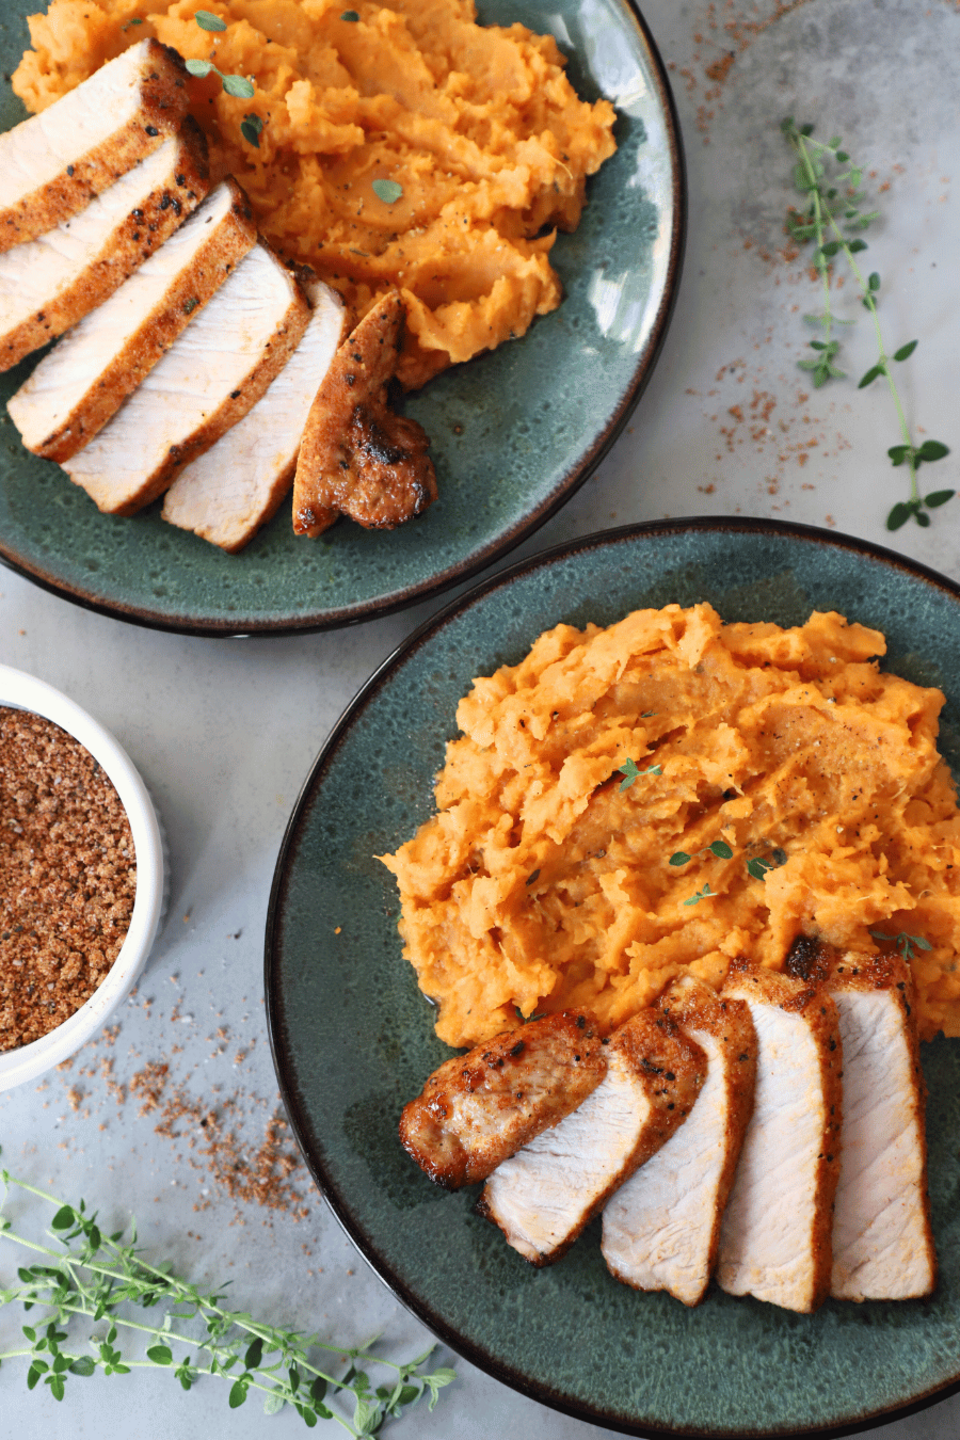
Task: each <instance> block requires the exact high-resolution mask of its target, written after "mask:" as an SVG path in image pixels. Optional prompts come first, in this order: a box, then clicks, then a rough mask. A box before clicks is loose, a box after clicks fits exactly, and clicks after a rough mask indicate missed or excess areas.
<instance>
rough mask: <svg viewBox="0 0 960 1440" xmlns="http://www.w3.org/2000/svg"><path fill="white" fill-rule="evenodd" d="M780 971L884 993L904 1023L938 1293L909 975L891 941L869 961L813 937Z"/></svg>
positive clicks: (802, 940) (802, 941) (922, 1084)
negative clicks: (912, 1080)
mask: <svg viewBox="0 0 960 1440" xmlns="http://www.w3.org/2000/svg"><path fill="white" fill-rule="evenodd" d="M784 969H785V970H786V972H787V973H788V974H790V975H794V976H796V977H797V978H798V979H800V980H803V981H804V982H805V983H807V984H819V985H824V986H826V987H827V988H829V989H836V990H862V991H869V990H885V991H886V992H887V993H888V995H889V996H890V999H891V1000H892V1001H893V1002H894V1004H896V1005H897V1007H898V1008H899V1010H900V1013H901V1015H902V1017H903V1035H904V1040H905V1043H906V1045H907V1052H908V1056H909V1066H910V1070H911V1073H912V1075H913V1077H914V1081H915V1083H916V1122H917V1123H916V1141H917V1145H918V1147H919V1166H920V1172H921V1174H922V1176H923V1185H922V1187H921V1188H920V1197H919V1198H920V1203H921V1206H922V1212H923V1213H922V1226H923V1230H924V1232H925V1235H926V1245H927V1253H928V1259H929V1265H930V1287H929V1291H928V1293H932V1292H933V1290H934V1289H935V1288H936V1283H937V1271H938V1261H937V1253H936V1245H935V1242H934V1238H933V1226H932V1223H931V1218H930V1193H929V1189H928V1186H927V1183H926V1176H927V1126H926V1115H925V1109H926V1101H927V1082H926V1079H925V1077H924V1073H923V1066H922V1064H921V1061H920V1035H919V1026H918V1024H917V1015H916V1011H915V1009H914V988H915V987H914V979H913V972H912V970H911V969H910V966H909V965H908V963H907V961H906V960H905V959H904V957H903V956H902V955H901V954H900V953H899V951H898V950H897V949H896V946H895V941H894V940H893V939H891V941H890V942H889V945H887V946H882V948H879V949H878V950H877V951H875V952H874V953H872V954H869V955H860V954H858V953H856V952H855V951H851V950H847V951H840V950H837V949H835V948H834V947H833V946H831V945H828V944H827V943H826V942H825V941H823V940H820V939H818V938H816V937H814V936H809V935H798V936H797V938H796V939H795V940H794V942H793V944H792V945H791V947H790V949H789V951H788V952H787V958H786V961H785V962H784Z"/></svg>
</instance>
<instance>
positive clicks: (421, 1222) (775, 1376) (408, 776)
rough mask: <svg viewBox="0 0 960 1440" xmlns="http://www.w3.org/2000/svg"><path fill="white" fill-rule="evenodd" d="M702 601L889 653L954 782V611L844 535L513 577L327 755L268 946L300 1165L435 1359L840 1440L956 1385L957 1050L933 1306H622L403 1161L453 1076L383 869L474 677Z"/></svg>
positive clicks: (527, 568)
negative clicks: (862, 635)
mask: <svg viewBox="0 0 960 1440" xmlns="http://www.w3.org/2000/svg"><path fill="white" fill-rule="evenodd" d="M701 600H709V601H710V602H711V603H712V604H713V605H714V606H716V608H717V609H718V610H719V612H720V613H721V615H723V617H724V618H725V619H727V620H746V621H757V620H773V621H776V622H777V623H778V624H781V625H790V624H797V623H799V622H802V621H803V620H805V619H806V618H807V617H808V615H809V613H810V611H811V610H812V609H815V608H819V609H836V610H840V611H841V612H843V613H845V614H847V615H848V616H850V617H852V618H856V619H857V620H859V621H862V622H863V623H864V624H866V625H870V626H875V627H877V628H879V629H881V630H883V631H884V632H885V633H886V635H887V637H888V640H889V651H890V653H889V655H888V658H887V660H886V662H885V663H886V664H887V666H888V667H889V668H890V669H891V670H893V671H896V672H897V673H900V674H903V675H905V676H907V677H908V678H909V679H911V680H914V681H917V682H919V683H921V684H925V685H929V684H935V685H939V686H941V687H942V688H943V689H944V691H945V692H946V695H947V706H946V711H945V714H944V720H943V726H942V748H943V751H944V753H945V754H946V756H947V759H948V760H949V762H950V764H951V765H952V767H953V768H954V773H955V774H958V775H960V587H958V586H956V585H953V584H951V583H950V582H949V581H946V580H943V579H941V578H940V577H938V576H937V575H935V574H933V573H932V572H930V571H925V570H922V569H921V568H920V567H918V566H912V565H910V564H908V563H906V562H905V561H903V560H900V559H898V558H897V557H896V556H894V555H892V554H890V553H888V552H886V551H883V550H880V549H876V548H873V547H871V546H868V545H865V544H860V543H858V542H856V541H852V540H845V539H843V538H841V537H838V536H837V535H835V534H833V533H827V532H823V531H818V530H812V529H804V528H801V527H787V526H777V525H774V524H771V523H768V522H764V521H748V520H745V521H740V520H728V521H724V520H703V521H696V520H694V521H685V522H680V523H677V524H675V525H671V524H661V525H646V526H639V527H636V528H631V529H626V530H620V531H613V532H610V533H607V534H604V535H599V536H594V537H593V538H591V539H587V540H584V541H582V542H579V543H577V544H575V545H572V546H567V547H564V548H561V549H558V550H554V551H552V552H550V553H549V554H547V555H544V556H542V557H539V558H535V559H534V560H531V561H529V562H527V563H525V564H523V565H521V566H518V567H516V568H515V569H513V570H511V571H510V572H508V573H506V574H504V575H499V576H497V577H495V578H494V579H492V580H490V581H488V582H486V583H485V584H484V585H483V586H481V587H479V588H478V589H475V590H474V591H473V592H472V593H471V594H469V595H468V596H467V597H466V598H462V599H460V600H458V601H457V602H456V603H455V604H453V605H452V606H450V607H449V608H448V609H447V610H445V611H444V612H443V613H442V614H441V615H439V616H438V617H436V618H435V619H433V620H431V621H430V622H429V623H428V624H427V625H426V626H425V627H424V628H422V629H421V630H420V631H419V632H418V633H417V634H416V635H415V636H414V637H413V638H412V639H411V640H409V641H408V642H407V643H406V644H404V645H403V646H402V647H401V649H400V650H399V651H398V652H397V653H396V655H394V656H393V657H392V658H391V659H390V660H389V661H387V663H386V664H385V665H384V666H383V667H382V668H381V669H380V670H379V671H378V672H377V674H376V675H374V676H373V678H372V679H371V680H370V681H369V682H368V684H367V685H366V686H365V687H364V689H363V690H362V691H361V693H360V694H359V695H358V696H357V698H356V700H355V701H354V702H353V704H352V705H351V706H350V708H349V709H348V710H347V712H346V714H345V715H344V717H343V719H342V720H341V721H340V723H339V724H338V725H337V727H336V729H335V730H334V732H333V734H332V735H331V736H330V738H329V740H328V741H327V743H326V745H325V746H324V749H323V751H322V752H321V754H320V756H319V758H318V760H317V762H316V764H315V766H314V768H313V771H312V773H311V774H310V776H309V779H308V780H307V783H306V785H305V787H304V790H303V793H302V795H301V797H300V799H299V801H298V803H297V806H296V809H295V811H294V814H293V817H292V819H291V821H290V825H289V829H288V832H287V835H286V838H285V840H284V844H283V849H282V852H281V855H280V859H279V862H278V866H277V872H276V878H275V882H274V888H273V895H272V897H271V905H270V913H269V919H268V923H267V936H266V991H267V1004H268V1016H269V1025H270V1032H271V1038H272V1043H273V1047H274V1058H275V1061H276V1065H277V1071H278V1075H279V1077H280V1083H281V1086H282V1088H283V1093H284V1096H285V1099H286V1103H287V1105H288V1107H289V1112H290V1115H291V1118H292V1122H293V1125H294V1128H295V1130H296V1134H297V1137H298V1139H299V1142H300V1145H301V1146H302V1148H303V1152H304V1155H305V1156H306V1158H307V1161H308V1163H309V1165H310V1166H311V1168H312V1171H313V1174H314V1176H315V1177H316V1179H317V1182H318V1184H319V1185H320V1186H321V1188H322V1189H323V1191H324V1193H325V1194H326V1196H327V1198H328V1200H329V1202H330V1204H331V1205H332V1206H333V1209H334V1211H335V1212H336V1214H337V1216H338V1217H339V1219H340V1220H341V1222H342V1223H343V1225H344V1226H345V1228H346V1230H347V1231H348V1233H349V1234H350V1236H351V1237H352V1239H353V1240H354V1241H355V1242H356V1244H357V1245H358V1246H359V1248H360V1250H361V1251H362V1252H363V1254H364V1255H365V1256H366V1258H367V1259H368V1260H369V1261H370V1263H371V1264H372V1265H373V1266H374V1268H375V1269H376V1270H377V1272H378V1273H379V1274H380V1276H381V1277H382V1278H383V1279H384V1280H385V1281H386V1283H387V1284H388V1285H389V1286H390V1288H391V1289H392V1290H393V1291H394V1292H395V1293H396V1294H397V1295H398V1296H399V1297H400V1299H401V1300H403V1301H404V1302H405V1303H406V1304H407V1305H408V1306H409V1307H410V1308H411V1309H412V1310H414V1311H415V1312H416V1314H417V1315H419V1316H420V1317H421V1319H422V1320H423V1321H424V1322H425V1323H426V1324H427V1325H429V1326H430V1328H431V1329H432V1330H434V1331H435V1332H436V1334H437V1335H439V1336H440V1337H441V1338H442V1339H443V1340H445V1341H446V1342H447V1343H448V1344H450V1345H451V1346H452V1347H453V1348H454V1349H456V1350H458V1351H460V1353H461V1354H463V1355H465V1356H466V1357H467V1358H468V1359H470V1360H471V1361H473V1362H474V1363H475V1364H477V1365H479V1366H480V1367H481V1368H483V1369H485V1370H487V1371H489V1372H490V1373H491V1374H492V1375H494V1376H496V1377H497V1378H498V1379H500V1380H503V1381H505V1382H506V1383H507V1384H510V1385H513V1386H515V1387H516V1388H517V1389H519V1390H522V1391H524V1392H525V1393H526V1394H528V1395H531V1396H533V1397H534V1398H536V1399H537V1400H541V1401H543V1402H544V1403H545V1404H548V1405H553V1406H556V1407H557V1408H558V1409H561V1410H566V1411H568V1412H569V1413H571V1414H573V1415H576V1416H578V1417H580V1418H581V1419H584V1420H588V1421H593V1422H595V1423H598V1424H601V1425H606V1426H609V1427H611V1428H613V1429H615V1430H622V1431H624V1432H625V1433H627V1434H641V1435H646V1436H654V1435H656V1436H660V1435H671V1436H677V1435H682V1436H694V1435H696V1436H711V1437H716V1436H736V1437H745V1436H753V1435H763V1436H771V1435H777V1436H783V1435H800V1434H803V1435H808V1434H812V1433H818V1434H819V1433H824V1432H825V1433H832V1434H847V1433H850V1431H852V1430H854V1429H857V1428H861V1427H862V1426H863V1425H864V1424H869V1423H872V1424H877V1423H878V1422H880V1421H882V1420H884V1419H890V1418H893V1417H894V1416H898V1415H901V1414H903V1413H904V1412H905V1411H906V1410H910V1409H914V1408H919V1407H921V1406H923V1405H924V1404H927V1403H929V1402H930V1401H931V1400H933V1399H936V1398H940V1397H942V1396H943V1395H944V1394H945V1393H946V1392H947V1391H949V1390H951V1389H953V1388H956V1387H957V1386H958V1385H960V1207H958V1205H957V1194H958V1192H960V1156H958V1152H960V1042H957V1041H952V1042H947V1041H943V1040H942V1039H941V1040H939V1041H936V1042H934V1043H933V1044H931V1045H927V1046H924V1053H923V1062H924V1070H925V1073H926V1077H927V1081H928V1084H929V1088H930V1113H929V1144H930V1185H931V1199H932V1206H933V1224H934V1230H935V1233H936V1238H937V1249H938V1253H939V1257H940V1263H941V1267H942V1268H941V1277H940V1283H939V1287H938V1289H937V1293H936V1294H935V1296H934V1297H933V1298H932V1299H931V1300H929V1301H924V1302H920V1301H916V1302H912V1301H911V1302H905V1303H900V1304H879V1303H868V1304H864V1305H853V1304H840V1303H836V1302H834V1301H828V1302H827V1303H826V1304H825V1305H824V1306H823V1308H822V1309H821V1310H820V1311H819V1312H818V1313H817V1314H816V1315H814V1316H800V1315H793V1314H790V1313H788V1312H787V1311H781V1310H777V1309H775V1308H774V1307H772V1306H769V1305H763V1304H761V1303H759V1302H757V1301H754V1300H752V1299H734V1298H731V1297H729V1296H726V1295H723V1294H721V1293H719V1292H716V1293H711V1294H710V1295H709V1296H708V1299H707V1301H706V1303H704V1304H703V1305H702V1306H701V1307H700V1308H699V1309H696V1310H687V1309H685V1308H684V1306H683V1305H681V1304H679V1303H678V1302H677V1301H674V1300H672V1299H670V1298H669V1297H668V1296H666V1295H663V1294H652V1295H641V1294H637V1293H636V1292H635V1291H633V1290H630V1289H628V1288H626V1287H625V1286H623V1285H618V1284H617V1283H616V1282H615V1281H613V1280H612V1279H611V1278H610V1276H609V1275H608V1274H607V1272H606V1269H605V1267H604V1264H603V1261H602V1258H601V1255H600V1249H599V1244H598V1239H597V1233H596V1226H594V1227H593V1228H592V1229H591V1230H588V1232H587V1233H586V1234H585V1235H584V1236H583V1237H582V1238H581V1239H580V1240H579V1241H578V1243H577V1244H576V1245H575V1246H574V1247H573V1249H572V1250H571V1251H570V1253H569V1254H568V1255H567V1256H566V1257H565V1258H564V1259H563V1260H562V1261H561V1262H560V1263H559V1264H557V1265H555V1266H553V1267H552V1268H549V1269H546V1270H535V1269H533V1268H532V1267H531V1266H529V1265H528V1264H527V1263H526V1262H525V1261H524V1260H522V1259H520V1258H519V1256H517V1255H516V1254H515V1253H514V1252H513V1251H512V1250H510V1249H509V1248H508V1246H507V1245H506V1244H505V1243H504V1241H503V1239H502V1237H501V1235H500V1234H499V1232H498V1231H497V1230H496V1229H495V1227H494V1226H492V1225H490V1224H489V1222H487V1221H485V1220H481V1219H479V1218H478V1217H477V1216H476V1215H474V1213H473V1205H474V1203H475V1200H476V1190H471V1191H469V1192H463V1191H461V1192H459V1193H456V1194H447V1193H445V1192H444V1191H442V1190H439V1189H437V1188H436V1187H435V1186H434V1185H432V1184H431V1183H430V1181H429V1180H427V1179H426V1178H425V1177H424V1176H423V1175H422V1174H421V1173H420V1171H419V1170H418V1169H417V1168H416V1167H415V1166H414V1164H413V1163H412V1161H410V1160H409V1159H408V1158H407V1156H406V1155H405V1154H404V1152H403V1151H402V1150H401V1148H400V1144H399V1141H398V1139H397V1135H396V1124H397V1118H398V1116H399V1112H400V1109H401V1108H402V1106H403V1104H404V1103H405V1102H406V1101H407V1100H408V1099H410V1098H411V1097H412V1096H414V1095H416V1094H418V1093H419V1092H420V1089H421V1087H422V1085H423V1082H424V1080H425V1079H426V1076H427V1075H428V1074H429V1072H430V1071H431V1070H432V1069H433V1068H434V1067H435V1066H436V1065H437V1064H439V1063H440V1062H441V1061H442V1060H443V1059H445V1058H446V1057H447V1056H448V1055H449V1054H450V1052H449V1051H448V1050H446V1049H445V1047H444V1046H443V1045H441V1044H440V1043H439V1042H438V1041H437V1040H436V1038H435V1036H434V1034H433V1030H432V1024H431V1018H432V1011H431V1009H430V1006H429V1004H428V1003H427V1001H426V1000H425V999H424V998H423V997H422V996H421V995H420V993H419V992H418V990H417V989H416V986H415V984H414V978H413V971H412V968H411V967H410V966H409V965H408V964H407V963H406V962H405V961H404V960H403V959H402V956H401V952H400V944H399V940H398V937H397V931H396V917H397V901H396V892H395V889H394V885H393V880H392V877H391V876H390V875H389V874H388V872H387V871H386V869H385V868H384V867H383V866H382V865H380V864H379V863H378V861H377V860H376V859H375V858H374V857H375V856H376V855H380V854H383V853H384V852H385V851H389V850H393V849H395V848H396V846H397V845H399V844H400V843H401V842H402V841H404V840H406V839H407V838H409V836H410V835H411V834H412V833H413V831H414V829H415V828H416V826H417V825H418V824H419V823H420V822H422V821H423V820H425V819H426V818H427V817H428V816H429V815H430V814H431V813H432V781H433V776H434V775H435V773H436V771H437V770H438V769H439V767H440V765H441V764H442V761H443V754H444V745H445V743H446V741H447V740H448V739H449V738H451V736H452V735H453V734H454V733H455V725H454V710H455V706H456V703H457V701H458V699H459V698H460V696H461V695H463V694H465V693H466V691H467V689H468V688H469V685H470V681H471V678H472V677H473V676H475V675H483V674H489V673H490V672H491V671H492V670H493V669H494V668H495V667H496V666H498V665H501V664H504V663H511V664H513V663H516V662H517V661H519V660H520V659H521V657H522V656H523V655H524V654H525V653H526V652H527V650H528V649H529V647H530V645H531V643H532V641H533V640H534V638H535V637H536V636H537V635H538V634H539V633H540V632H541V631H542V630H544V629H546V628H547V627H549V626H553V625H556V624H557V623H559V622H560V621H567V622H569V623H572V624H574V625H578V626H582V625H583V624H584V623H585V622H587V621H588V620H594V621H597V622H599V623H601V624H607V623H609V622H611V621H613V620H615V619H617V618H619V617H620V616H622V615H624V614H626V613H627V612H628V611H630V610H631V609H634V608H636V607H638V606H648V605H657V606H659V605H663V604H666V603H668V602H670V601H677V602H679V603H681V604H684V605H689V604H693V603H695V602H697V601H701Z"/></svg>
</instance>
